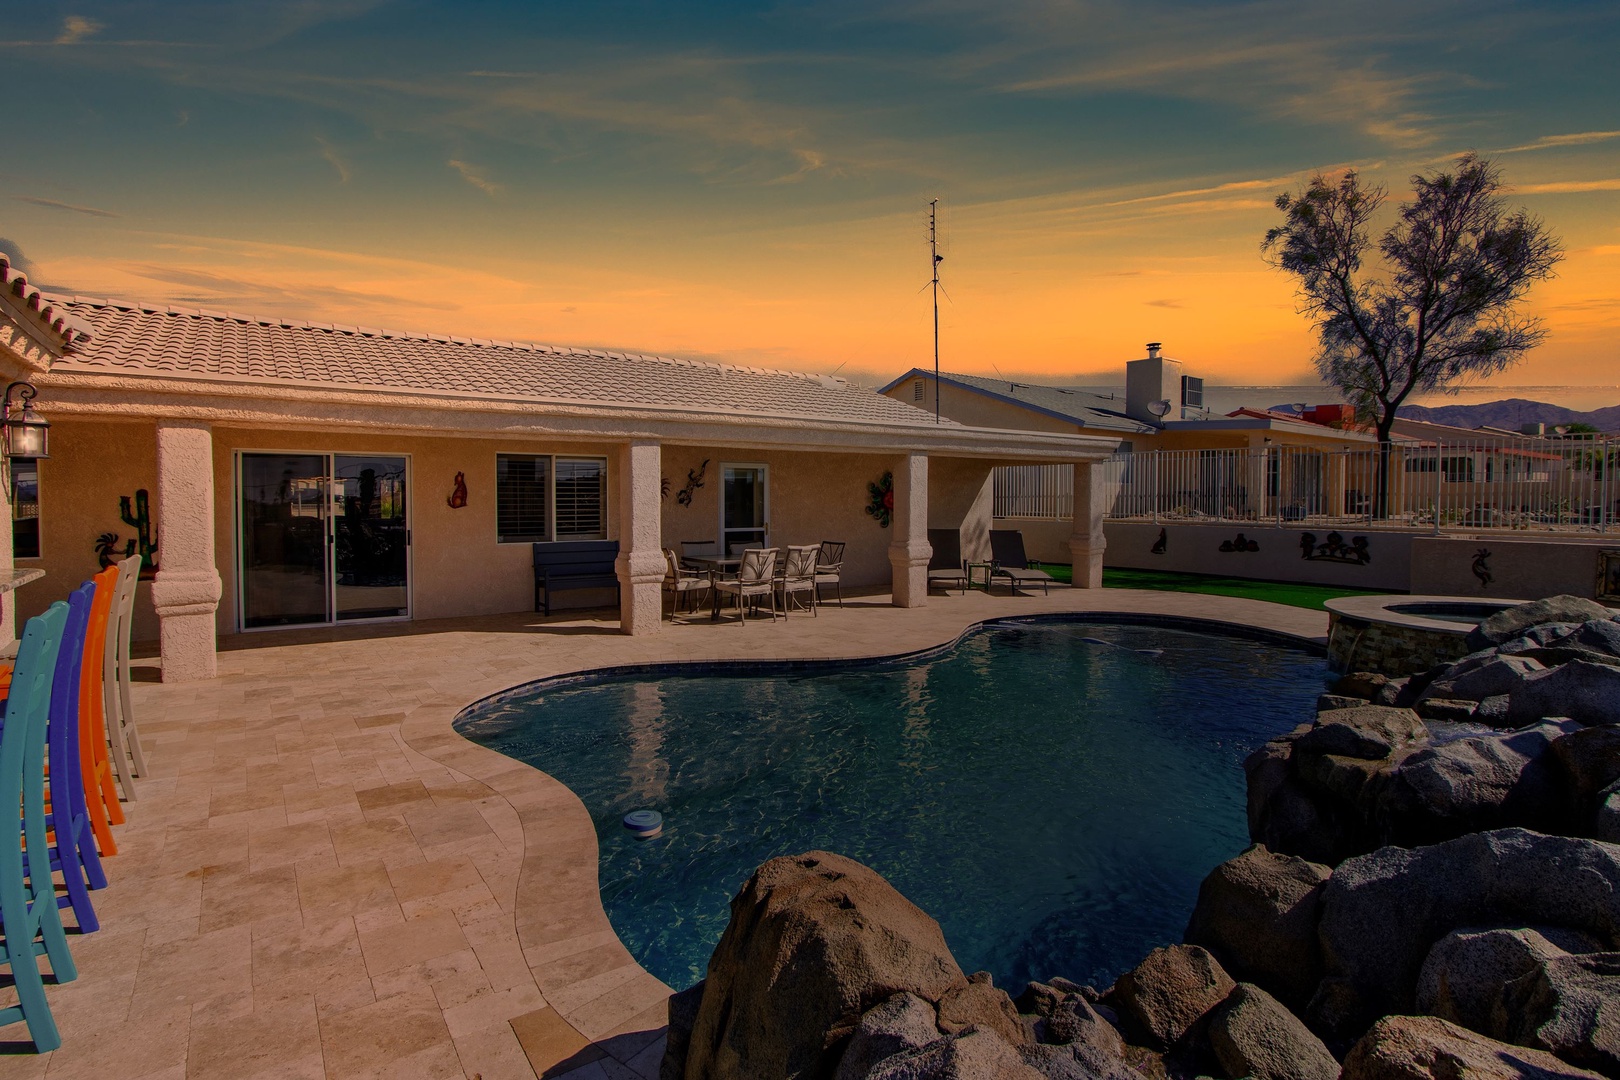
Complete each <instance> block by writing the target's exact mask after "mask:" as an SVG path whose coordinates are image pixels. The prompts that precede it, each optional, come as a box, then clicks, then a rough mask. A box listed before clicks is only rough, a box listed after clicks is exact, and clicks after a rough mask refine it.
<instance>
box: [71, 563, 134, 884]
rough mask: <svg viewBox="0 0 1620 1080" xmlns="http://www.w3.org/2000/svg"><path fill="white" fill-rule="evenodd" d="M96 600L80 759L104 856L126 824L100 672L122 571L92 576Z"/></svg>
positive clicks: (82, 688) (83, 676) (82, 697)
mask: <svg viewBox="0 0 1620 1080" xmlns="http://www.w3.org/2000/svg"><path fill="white" fill-rule="evenodd" d="M94 581H95V583H96V599H95V603H94V605H93V606H92V607H91V608H90V626H89V629H87V630H86V631H85V635H84V669H83V671H82V672H81V673H80V675H79V756H80V758H81V760H82V761H83V763H84V801H85V804H86V807H87V808H88V809H89V811H90V826H91V828H92V829H94V830H95V833H96V842H97V844H99V845H100V847H101V854H102V856H103V857H106V856H111V855H116V854H118V844H117V842H116V841H114V840H113V834H112V826H114V825H122V824H123V823H124V807H123V804H121V803H120V802H119V801H118V789H117V788H116V787H115V786H114V782H113V770H112V761H111V758H110V757H109V755H108V753H107V749H108V742H107V717H106V714H105V713H104V712H103V711H102V710H103V708H104V707H105V705H106V695H105V694H104V693H103V692H102V672H103V666H104V665H105V663H106V660H107V623H108V622H109V620H110V616H111V614H112V606H113V597H114V594H115V593H116V592H117V591H118V567H116V566H109V567H107V569H105V570H103V571H102V572H101V573H99V574H97V575H96V576H95V578H94Z"/></svg>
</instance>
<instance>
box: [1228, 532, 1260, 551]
mask: <svg viewBox="0 0 1620 1080" xmlns="http://www.w3.org/2000/svg"><path fill="white" fill-rule="evenodd" d="M1220 550H1221V551H1259V550H1260V545H1259V543H1257V542H1256V541H1254V540H1250V539H1249V538H1248V537H1247V536H1244V535H1243V534H1242V533H1238V534H1237V536H1235V537H1233V538H1232V539H1230V540H1222V541H1221V546H1220Z"/></svg>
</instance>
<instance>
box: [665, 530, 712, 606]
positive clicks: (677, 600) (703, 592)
mask: <svg viewBox="0 0 1620 1080" xmlns="http://www.w3.org/2000/svg"><path fill="white" fill-rule="evenodd" d="M664 562H665V563H667V564H668V566H669V576H668V577H666V578H664V591H665V592H667V593H669V594H670V602H669V621H670V622H674V621H675V616H676V614H677V613H678V612H679V611H680V610H681V608H682V607H683V606H685V602H686V598H687V597H689V596H690V597H691V598H692V601H693V603H694V604H701V602H702V600H703V598H704V597H707V596H708V595H709V588H710V586H711V585H712V582H711V581H710V575H709V572H708V571H707V570H688V569H687V568H686V567H684V566H682V565H681V560H680V557H679V556H677V555H676V554H675V549H674V548H666V549H665V550H664Z"/></svg>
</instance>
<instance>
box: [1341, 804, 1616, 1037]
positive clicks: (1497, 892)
mask: <svg viewBox="0 0 1620 1080" xmlns="http://www.w3.org/2000/svg"><path fill="white" fill-rule="evenodd" d="M1504 925H1506V926H1511V925H1521V926H1523V925H1528V926H1541V925H1548V926H1563V927H1568V928H1570V929H1575V930H1580V931H1583V932H1585V933H1587V934H1590V935H1591V936H1592V937H1594V938H1595V939H1597V940H1598V941H1599V942H1601V943H1602V944H1603V945H1604V947H1606V948H1613V947H1615V945H1616V944H1617V941H1620V847H1615V846H1611V845H1609V844H1603V843H1599V842H1597V841H1593V840H1585V839H1578V838H1574V837H1565V836H1544V835H1542V834H1540V833H1534V832H1530V831H1529V830H1527V829H1500V830H1496V831H1493V832H1484V833H1470V834H1469V835H1467V836H1462V837H1459V838H1458V839H1455V840H1449V841H1447V842H1445V843H1443V844H1436V845H1434V846H1432V847H1423V848H1416V849H1411V850H1408V849H1403V848H1396V847H1387V848H1381V849H1380V850H1378V851H1375V852H1373V853H1371V854H1369V855H1363V856H1360V857H1358V858H1354V859H1349V860H1347V861H1345V862H1344V863H1343V864H1341V865H1340V866H1339V867H1338V869H1336V870H1335V871H1334V873H1333V877H1332V878H1330V879H1329V881H1328V884H1327V888H1326V890H1325V891H1324V892H1323V895H1322V919H1321V923H1320V930H1321V940H1322V952H1323V961H1324V967H1325V971H1326V975H1325V976H1324V978H1323V980H1322V985H1321V986H1320V987H1318V989H1317V993H1316V995H1315V997H1314V998H1313V999H1312V1002H1311V1005H1310V1010H1309V1018H1310V1020H1311V1026H1312V1028H1313V1029H1314V1030H1316V1031H1317V1032H1318V1033H1319V1034H1322V1035H1323V1036H1324V1038H1328V1039H1329V1043H1330V1045H1331V1044H1332V1042H1333V1041H1335V1040H1342V1039H1350V1038H1354V1037H1356V1036H1357V1035H1359V1034H1360V1033H1361V1032H1362V1031H1364V1030H1366V1028H1367V1026H1368V1025H1369V1024H1370V1023H1371V1022H1372V1021H1373V1020H1374V1019H1376V1018H1377V1017H1379V1016H1382V1015H1385V1014H1388V1013H1398V1012H1409V1011H1411V1010H1412V1008H1413V1006H1414V1001H1415V991H1416V986H1417V981H1418V975H1419V973H1420V971H1421V968H1422V966H1423V962H1424V960H1425V958H1426V957H1427V956H1428V954H1429V951H1430V949H1431V947H1432V946H1433V945H1434V943H1435V942H1436V941H1439V940H1440V939H1441V938H1442V937H1444V936H1445V935H1446V934H1448V933H1450V932H1451V931H1452V930H1456V929H1458V928H1461V927H1471V926H1504Z"/></svg>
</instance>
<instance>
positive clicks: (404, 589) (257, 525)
mask: <svg viewBox="0 0 1620 1080" xmlns="http://www.w3.org/2000/svg"><path fill="white" fill-rule="evenodd" d="M407 479H408V460H407V459H406V458H404V457H400V456H390V455H377V454H367V455H350V454H302V453H299V454H278V453H243V454H241V455H240V458H239V462H238V467H237V490H238V499H239V503H240V507H239V517H238V535H239V543H238V548H239V559H240V565H239V573H240V589H239V592H240V605H241V607H240V610H241V622H242V627H243V629H246V630H256V629H263V628H267V627H276V626H308V625H321V624H326V623H332V622H349V621H356V620H362V619H400V618H408V617H409V616H410V524H409V518H408V517H407V514H406V509H407V507H406V489H407Z"/></svg>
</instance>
